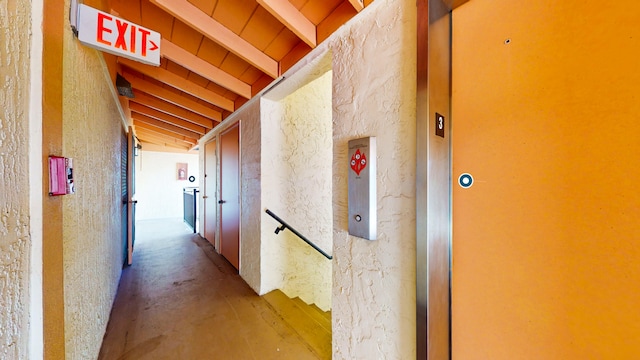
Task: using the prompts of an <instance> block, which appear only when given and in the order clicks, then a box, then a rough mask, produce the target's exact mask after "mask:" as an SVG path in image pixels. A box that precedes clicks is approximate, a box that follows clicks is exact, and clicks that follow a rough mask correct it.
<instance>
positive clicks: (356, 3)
mask: <svg viewBox="0 0 640 360" xmlns="http://www.w3.org/2000/svg"><path fill="white" fill-rule="evenodd" d="M349 2H350V3H351V5H352V6H353V8H354V9H356V11H357V12H360V11H362V9H364V0H349Z"/></svg>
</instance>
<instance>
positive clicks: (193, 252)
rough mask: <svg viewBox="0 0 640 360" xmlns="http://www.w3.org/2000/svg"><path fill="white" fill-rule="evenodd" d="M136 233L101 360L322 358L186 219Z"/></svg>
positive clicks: (146, 225) (151, 224)
mask: <svg viewBox="0 0 640 360" xmlns="http://www.w3.org/2000/svg"><path fill="white" fill-rule="evenodd" d="M136 232H137V239H136V246H135V252H134V258H133V265H132V266H131V267H128V268H125V269H124V270H123V273H122V278H121V280H120V285H119V288H118V294H117V296H116V300H115V302H114V306H113V309H112V311H111V317H110V320H109V324H108V326H107V331H106V334H105V337H104V341H103V344H102V349H101V351H100V357H99V359H104V360H125V359H129V360H133V359H154V360H160V359H221V360H225V359H231V360H245V359H246V360H250V359H261V360H262V359H296V360H300V359H318V357H317V356H316V355H315V354H314V353H313V352H312V351H311V350H310V348H309V346H308V345H307V344H306V343H305V342H304V341H303V340H302V339H301V338H300V336H298V335H297V334H296V333H295V332H294V331H293V330H292V329H291V328H290V327H289V326H288V325H287V324H286V323H285V322H284V321H283V320H282V318H281V317H280V316H279V315H278V314H277V313H275V312H274V310H273V309H272V308H271V307H270V306H269V305H268V304H267V302H266V301H265V300H264V299H263V298H261V297H259V296H257V295H256V294H255V293H254V292H253V291H252V290H251V288H249V286H248V285H247V284H246V283H245V282H244V281H243V280H242V279H241V278H240V276H239V275H238V274H237V271H236V270H235V269H234V268H233V267H232V266H231V265H230V264H229V263H228V262H227V261H226V260H225V259H224V258H222V257H221V256H220V255H218V254H217V253H216V252H215V251H214V249H213V247H212V246H211V245H210V244H209V243H208V242H207V241H206V240H204V239H202V238H201V237H200V236H198V235H196V234H193V233H191V232H190V229H189V228H187V226H186V225H185V224H184V223H183V222H182V220H180V219H176V220H168V221H167V220H161V221H149V220H147V221H138V222H137V228H136Z"/></svg>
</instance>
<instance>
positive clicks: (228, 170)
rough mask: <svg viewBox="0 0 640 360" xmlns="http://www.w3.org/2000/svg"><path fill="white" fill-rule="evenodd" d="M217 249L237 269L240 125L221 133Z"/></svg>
mask: <svg viewBox="0 0 640 360" xmlns="http://www.w3.org/2000/svg"><path fill="white" fill-rule="evenodd" d="M218 204H219V205H220V208H219V211H220V253H221V254H222V256H224V257H225V258H226V259H227V260H229V262H230V263H231V265H233V266H234V267H235V268H236V269H240V126H239V123H236V124H235V125H233V126H232V127H231V128H229V129H228V130H226V131H225V132H223V133H222V134H220V197H219V200H218Z"/></svg>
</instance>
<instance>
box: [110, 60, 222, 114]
mask: <svg viewBox="0 0 640 360" xmlns="http://www.w3.org/2000/svg"><path fill="white" fill-rule="evenodd" d="M118 63H120V64H122V65H125V66H126V67H128V68H130V69H133V70H135V71H137V72H139V73H142V74H144V75H147V76H149V77H152V78H154V79H156V80H158V81H160V82H163V83H165V84H167V85H170V86H172V87H174V88H176V89H178V90H181V91H184V92H186V93H187V94H190V95H193V96H195V97H197V98H199V99H202V100H204V101H206V102H208V103H210V104H212V105H215V106H218V107H221V108H223V109H225V110H229V111H234V110H235V108H234V106H233V100H230V99H227V98H226V97H224V96H222V95H220V94H216V93H215V92H213V91H211V90H209V89H206V88H204V87H202V86H199V85H196V84H195V83H193V82H191V81H189V80H187V79H185V78H183V77H181V76H179V75H176V74H174V73H172V72H171V71H169V70H165V69H163V68H161V67H153V66H149V65H145V64H142V63H139V62H136V61H133V60H129V59H125V58H121V57H119V58H118Z"/></svg>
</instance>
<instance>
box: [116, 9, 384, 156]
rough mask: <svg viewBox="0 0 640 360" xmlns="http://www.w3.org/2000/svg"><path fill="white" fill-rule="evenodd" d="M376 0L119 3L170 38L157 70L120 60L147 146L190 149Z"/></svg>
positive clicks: (121, 12)
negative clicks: (131, 90)
mask: <svg viewBox="0 0 640 360" xmlns="http://www.w3.org/2000/svg"><path fill="white" fill-rule="evenodd" d="M372 1H373V0H111V4H110V6H111V9H110V11H111V13H112V14H113V15H116V16H119V17H121V18H124V19H126V20H129V21H131V22H134V23H137V24H140V25H142V26H144V27H146V28H149V29H151V30H154V31H157V32H159V33H160V34H161V36H162V44H161V46H160V49H161V56H162V57H161V63H160V66H159V67H153V66H149V65H144V64H141V63H137V62H134V61H131V60H128V59H125V58H118V64H119V73H120V74H121V75H122V76H123V77H124V78H125V79H126V80H127V81H129V82H130V83H131V85H132V87H133V92H134V95H135V97H134V98H132V99H128V100H127V101H125V102H124V105H125V108H127V109H126V112H127V113H130V114H131V118H132V119H133V125H134V131H135V134H136V136H137V137H138V139H139V140H140V141H141V142H142V145H143V148H144V144H145V143H150V144H155V145H156V146H162V147H164V148H166V149H173V150H175V151H187V150H190V149H193V148H194V147H196V145H197V141H198V139H199V138H200V137H202V136H203V135H204V134H206V133H207V132H208V131H210V130H211V129H212V128H214V127H215V126H217V125H218V124H219V123H220V122H221V121H222V120H224V119H225V118H227V117H228V116H229V115H230V114H232V113H233V112H234V111H235V110H237V109H238V108H239V107H240V106H242V105H243V104H244V103H245V102H247V101H248V100H249V99H250V98H251V97H252V96H254V95H256V94H257V93H258V92H260V91H261V90H262V89H263V88H265V87H266V86H267V85H269V84H270V83H271V82H272V81H273V80H274V79H276V78H277V77H278V76H280V75H282V74H283V73H284V72H285V71H287V70H288V69H289V68H291V66H293V65H294V64H295V63H296V62H297V61H298V60H300V59H301V58H302V57H304V56H305V55H306V54H307V53H309V52H310V51H311V50H312V49H313V48H314V47H316V46H317V44H319V43H321V42H322V41H323V40H325V39H326V38H327V37H329V35H331V34H332V33H333V32H334V31H335V30H336V29H337V28H338V27H340V26H341V25H342V24H344V23H345V22H346V21H347V20H349V19H350V18H352V17H353V16H355V15H356V14H357V13H358V12H359V11H361V10H362V9H363V8H364V7H366V6H368V5H369V3H371V2H372Z"/></svg>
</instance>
